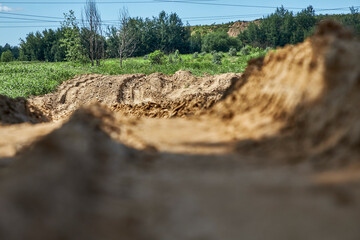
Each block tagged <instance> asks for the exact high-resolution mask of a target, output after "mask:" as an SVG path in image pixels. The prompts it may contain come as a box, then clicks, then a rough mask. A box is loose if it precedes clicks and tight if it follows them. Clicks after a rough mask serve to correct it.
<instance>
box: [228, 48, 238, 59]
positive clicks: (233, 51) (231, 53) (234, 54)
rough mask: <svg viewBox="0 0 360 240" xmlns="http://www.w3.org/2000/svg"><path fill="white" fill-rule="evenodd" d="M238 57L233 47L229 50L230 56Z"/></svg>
mask: <svg viewBox="0 0 360 240" xmlns="http://www.w3.org/2000/svg"><path fill="white" fill-rule="evenodd" d="M236 55H237V50H236V48H234V47H231V48H230V50H229V56H231V57H235V56H236Z"/></svg>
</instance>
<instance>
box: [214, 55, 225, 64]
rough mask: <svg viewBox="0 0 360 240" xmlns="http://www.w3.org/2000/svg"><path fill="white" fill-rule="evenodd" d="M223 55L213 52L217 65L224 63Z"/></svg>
mask: <svg viewBox="0 0 360 240" xmlns="http://www.w3.org/2000/svg"><path fill="white" fill-rule="evenodd" d="M222 57H223V55H222V53H215V54H213V59H212V62H213V63H215V64H217V65H221V64H222V62H221V59H222Z"/></svg>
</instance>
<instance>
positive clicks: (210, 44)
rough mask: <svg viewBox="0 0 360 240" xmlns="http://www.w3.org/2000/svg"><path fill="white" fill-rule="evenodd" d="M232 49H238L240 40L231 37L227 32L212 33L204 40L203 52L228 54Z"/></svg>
mask: <svg viewBox="0 0 360 240" xmlns="http://www.w3.org/2000/svg"><path fill="white" fill-rule="evenodd" d="M230 47H234V48H236V49H238V48H239V47H240V41H239V39H236V38H232V37H229V35H228V34H227V33H226V32H212V33H209V34H207V35H206V36H205V37H204V38H203V42H202V51H205V52H211V51H221V52H228V51H229V49H230Z"/></svg>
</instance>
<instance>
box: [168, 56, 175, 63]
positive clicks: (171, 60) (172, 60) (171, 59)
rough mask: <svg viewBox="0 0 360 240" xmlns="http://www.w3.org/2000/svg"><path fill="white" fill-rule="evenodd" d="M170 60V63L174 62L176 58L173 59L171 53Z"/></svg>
mask: <svg viewBox="0 0 360 240" xmlns="http://www.w3.org/2000/svg"><path fill="white" fill-rule="evenodd" d="M168 61H169V63H174V59H173V57H172V55H171V54H170V55H169V60H168Z"/></svg>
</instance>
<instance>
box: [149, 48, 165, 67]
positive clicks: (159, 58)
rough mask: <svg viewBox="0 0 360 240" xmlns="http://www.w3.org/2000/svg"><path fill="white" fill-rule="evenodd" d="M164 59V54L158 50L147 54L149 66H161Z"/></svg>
mask: <svg viewBox="0 0 360 240" xmlns="http://www.w3.org/2000/svg"><path fill="white" fill-rule="evenodd" d="M164 58H165V54H164V53H163V52H162V51H160V50H156V51H155V52H153V53H150V54H149V60H150V63H151V64H163V63H164Z"/></svg>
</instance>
